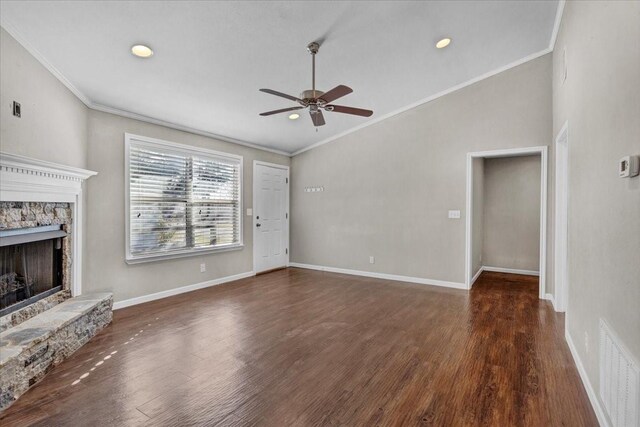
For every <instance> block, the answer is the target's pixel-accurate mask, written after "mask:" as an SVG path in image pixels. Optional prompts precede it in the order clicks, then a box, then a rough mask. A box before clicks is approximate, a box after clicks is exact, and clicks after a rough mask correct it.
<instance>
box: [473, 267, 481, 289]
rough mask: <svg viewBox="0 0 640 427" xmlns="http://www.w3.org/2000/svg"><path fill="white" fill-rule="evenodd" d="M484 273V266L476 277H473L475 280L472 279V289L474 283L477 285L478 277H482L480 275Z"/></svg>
mask: <svg viewBox="0 0 640 427" xmlns="http://www.w3.org/2000/svg"><path fill="white" fill-rule="evenodd" d="M483 271H484V266H482V267H480V269H479V270H478V272H477V273H476V274H475V276H473V279H471V285H470V287H471V286H473V284H474V283H476V280H478V277H480V275H481V274H482V272H483Z"/></svg>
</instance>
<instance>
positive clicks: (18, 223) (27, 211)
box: [0, 202, 72, 230]
mask: <svg viewBox="0 0 640 427" xmlns="http://www.w3.org/2000/svg"><path fill="white" fill-rule="evenodd" d="M71 216H72V211H71V204H70V203H49V202H0V230H8V229H15V228H27V227H39V226H42V225H55V224H61V225H62V224H71Z"/></svg>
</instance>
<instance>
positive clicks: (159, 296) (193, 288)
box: [113, 271, 256, 310]
mask: <svg viewBox="0 0 640 427" xmlns="http://www.w3.org/2000/svg"><path fill="white" fill-rule="evenodd" d="M255 275H256V274H255V273H254V272H253V271H247V272H246V273H240V274H235V275H233V276H226V277H221V278H219V279H214V280H208V281H206V282H200V283H196V284H194V285H188V286H182V287H180V288H174V289H168V290H166V291H162V292H156V293H153V294H148V295H143V296H140V297H135V298H130V299H126V300H123V301H118V302H114V303H113V309H114V310H118V309H120V308H125V307H130V306H132V305H137V304H142V303H144V302H149V301H155V300H158V299H162V298H167V297H171V296H174V295H179V294H184V293H185V292H191V291H196V290H198V289H204V288H209V287H211V286H216V285H221V284H223V283H228V282H233V281H234V280H240V279H244V278H247V277H252V276H255Z"/></svg>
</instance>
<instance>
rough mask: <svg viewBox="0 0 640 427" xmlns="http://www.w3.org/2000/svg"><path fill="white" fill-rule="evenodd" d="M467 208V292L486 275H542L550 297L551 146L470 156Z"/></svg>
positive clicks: (541, 290)
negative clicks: (547, 235)
mask: <svg viewBox="0 0 640 427" xmlns="http://www.w3.org/2000/svg"><path fill="white" fill-rule="evenodd" d="M485 180H486V182H485ZM485 184H486V185H485ZM485 190H486V194H484V192H485ZM466 207H467V210H466V212H467V216H466V219H467V221H466V266H465V271H466V274H465V284H466V286H467V289H471V287H472V286H473V283H474V282H475V280H476V279H477V278H478V277H479V276H480V274H481V273H482V272H483V271H497V272H503V273H515V274H528V275H538V276H539V280H538V283H539V285H538V288H539V297H540V298H542V299H544V298H546V293H545V289H546V286H545V285H546V252H547V251H546V234H547V216H546V215H547V147H529V148H517V149H506V150H494V151H482V152H473V153H468V154H467V206H466ZM485 237H486V239H485Z"/></svg>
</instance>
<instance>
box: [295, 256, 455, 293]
mask: <svg viewBox="0 0 640 427" xmlns="http://www.w3.org/2000/svg"><path fill="white" fill-rule="evenodd" d="M289 266H290V267H298V268H306V269H309V270H319V271H328V272H331V273H341V274H350V275H352V276H364V277H373V278H375V279H386V280H396V281H398V282H409V283H419V284H421V285H433V286H442V287H445V288H454V289H467V287H466V285H465V284H464V283H458V282H447V281H444V280H435V279H423V278H421V277H410V276H399V275H397V274H387V273H374V272H371V271H361V270H350V269H346V268H336V267H325V266H322V265H312V264H301V263H298V262H290V263H289Z"/></svg>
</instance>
